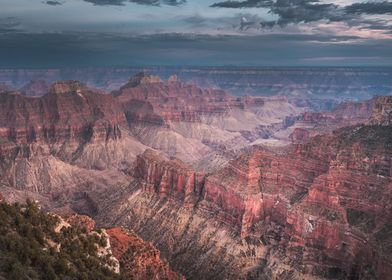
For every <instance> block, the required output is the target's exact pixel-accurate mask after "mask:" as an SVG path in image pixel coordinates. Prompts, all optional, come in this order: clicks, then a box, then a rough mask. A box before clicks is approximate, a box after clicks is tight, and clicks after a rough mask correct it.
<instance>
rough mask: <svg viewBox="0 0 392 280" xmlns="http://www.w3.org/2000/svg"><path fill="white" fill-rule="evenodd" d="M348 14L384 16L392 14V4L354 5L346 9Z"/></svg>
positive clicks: (369, 3)
mask: <svg viewBox="0 0 392 280" xmlns="http://www.w3.org/2000/svg"><path fill="white" fill-rule="evenodd" d="M345 10H346V12H347V14H368V15H382V14H392V2H388V1H384V2H366V3H354V4H352V5H350V6H347V7H346V8H345Z"/></svg>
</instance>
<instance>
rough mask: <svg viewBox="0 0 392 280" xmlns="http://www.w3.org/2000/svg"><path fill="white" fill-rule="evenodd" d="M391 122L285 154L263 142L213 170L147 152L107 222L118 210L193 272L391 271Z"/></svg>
mask: <svg viewBox="0 0 392 280" xmlns="http://www.w3.org/2000/svg"><path fill="white" fill-rule="evenodd" d="M377 102H382V103H385V101H382V100H376V103H377ZM377 110H378V109H375V112H377ZM382 123H384V122H383V121H381V123H373V125H357V126H351V127H345V128H341V129H339V130H337V131H335V132H334V133H332V134H327V135H320V136H316V137H313V138H311V139H310V141H309V142H308V143H305V144H296V145H293V146H292V147H290V148H289V149H288V150H287V151H286V152H284V153H276V152H271V151H267V150H265V149H262V148H257V147H256V148H253V149H252V150H251V151H249V152H247V153H245V154H244V155H242V156H240V157H238V158H237V159H235V160H233V161H230V162H229V164H228V165H227V166H226V167H224V168H223V169H221V170H220V171H217V172H214V173H213V174H200V173H194V172H193V171H191V169H189V168H186V166H185V165H184V164H183V163H179V162H178V161H167V160H166V161H165V159H164V158H162V157H160V156H159V155H157V154H154V153H152V152H147V153H145V154H144V155H142V156H139V157H138V160H137V161H136V163H135V168H134V170H135V173H134V174H133V177H134V179H133V180H132V181H131V183H130V185H129V186H128V187H127V188H122V189H121V190H119V192H118V193H117V194H113V195H111V198H110V199H109V200H106V202H102V203H101V204H100V205H101V207H102V208H101V209H100V210H99V211H98V212H99V214H98V221H99V222H100V223H105V222H107V220H108V217H116V218H115V219H116V222H119V223H121V224H122V225H124V226H127V227H130V228H132V229H134V230H135V231H136V232H137V233H139V234H140V235H141V236H142V237H143V238H145V239H147V240H149V241H152V242H153V243H154V244H156V245H157V247H158V248H159V249H161V250H162V253H163V254H164V256H165V257H167V258H168V259H169V261H170V262H171V263H172V264H173V266H174V267H175V268H176V269H179V270H180V271H182V272H183V273H184V274H185V275H186V276H187V277H188V278H190V279H199V278H203V279H226V278H232V279H270V278H272V279H308V278H309V279H389V277H390V275H392V274H391V272H392V271H391V269H392V263H391V262H390V252H391V250H390V248H389V247H390V244H391V240H390V234H389V233H390V230H391V225H390V220H391V218H392V208H391V202H392V197H391V195H390V191H391V188H392V178H391V175H392V174H391V170H392V162H391V158H392V142H391V135H392V130H391V127H390V126H379V125H380V124H382ZM194 176H196V177H198V178H199V179H197V180H195V179H194ZM189 185H190V186H193V189H192V188H189ZM189 189H190V190H191V191H189ZM185 198H186V199H185ZM190 198H191V199H190ZM185 201H188V202H190V203H185ZM113 204H117V205H121V206H120V207H118V208H116V209H112V208H111V207H110V205H113ZM141 217H143V220H141ZM190 259H192V261H189V260H190Z"/></svg>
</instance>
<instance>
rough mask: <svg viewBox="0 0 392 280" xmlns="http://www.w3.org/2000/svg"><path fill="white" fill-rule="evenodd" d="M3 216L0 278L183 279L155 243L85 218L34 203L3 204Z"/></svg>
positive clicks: (19, 279)
mask: <svg viewBox="0 0 392 280" xmlns="http://www.w3.org/2000/svg"><path fill="white" fill-rule="evenodd" d="M0 202H1V201H0ZM0 216H1V218H2V219H1V222H0V231H1V234H2V236H1V242H0V243H1V244H0V251H1V256H0V279H10V280H12V279H15V280H21V279H68V278H69V279H162V280H163V279H167V280H171V279H173V280H174V279H178V280H180V279H185V278H183V277H182V276H181V275H180V274H178V273H175V272H173V271H172V270H171V269H170V267H169V265H168V264H167V263H166V262H164V261H163V260H162V259H161V258H160V255H159V252H158V251H157V250H156V249H155V248H154V247H153V246H152V245H151V244H148V243H146V242H144V241H143V240H142V239H140V238H139V237H137V236H136V235H135V234H133V233H130V232H127V231H125V230H123V229H120V228H113V229H109V230H104V229H98V228H96V227H95V222H94V220H92V219H91V218H89V217H87V216H81V215H76V214H73V215H70V216H66V217H60V216H58V215H54V214H50V213H45V212H43V211H42V210H41V209H40V208H39V206H38V204H35V203H31V202H27V204H25V205H18V204H13V205H10V204H6V203H4V202H1V203H0Z"/></svg>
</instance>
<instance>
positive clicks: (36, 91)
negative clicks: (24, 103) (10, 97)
mask: <svg viewBox="0 0 392 280" xmlns="http://www.w3.org/2000/svg"><path fill="white" fill-rule="evenodd" d="M19 91H20V93H22V94H23V95H25V96H30V97H40V96H43V95H45V94H47V93H48V92H49V91H50V84H49V83H47V82H46V81H44V80H37V81H30V82H29V83H27V84H26V85H24V86H23V87H22V88H21V89H20V90H19Z"/></svg>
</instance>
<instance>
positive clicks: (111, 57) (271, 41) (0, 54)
mask: <svg viewBox="0 0 392 280" xmlns="http://www.w3.org/2000/svg"><path fill="white" fill-rule="evenodd" d="M359 39H360V38H358V37H356V36H336V35H328V34H323V35H305V34H302V35H301V34H266V35H257V36H241V35H236V36H228V35H225V36H223V35H221V36H212V35H197V34H182V33H169V34H156V35H134V36H130V35H125V34H117V33H105V34H104V33H37V34H28V33H7V34H0V67H3V68H7V67H13V68H19V67H23V68H31V67H34V68H51V67H94V66H127V65H128V66H129V65H227V64H232V65H239V66H240V65H259V66H263V65H264V66H268V65H276V66H282V65H286V66H287V65H289V66H290V65H294V66H295V65H303V64H304V63H305V64H306V65H391V64H392V51H391V48H390V46H391V44H392V40H365V41H364V40H359ZM338 42H341V43H338ZM344 42H347V43H344ZM26 46H29V47H28V48H26ZM375 49H376V50H377V54H376V55H377V57H382V58H383V59H380V60H374V61H372V60H370V59H368V57H369V53H374V50H375ZM290 50H295V51H290ZM319 57H346V58H347V59H342V60H339V61H336V60H332V61H319V60H317V58H319ZM362 57H363V58H364V59H362Z"/></svg>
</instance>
